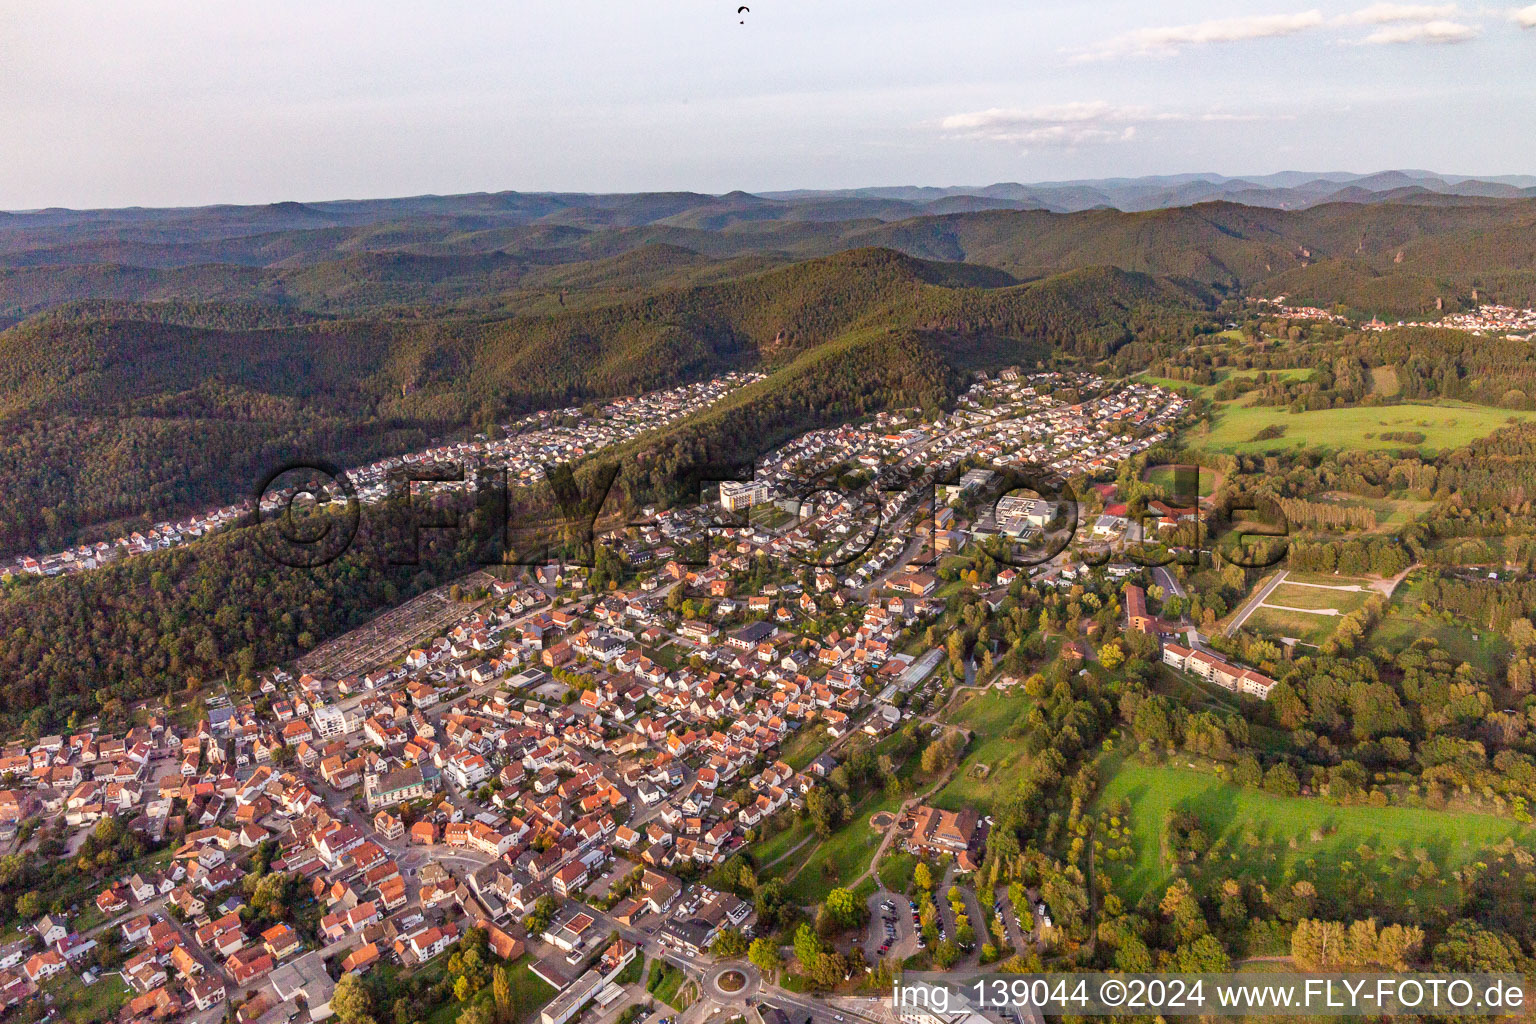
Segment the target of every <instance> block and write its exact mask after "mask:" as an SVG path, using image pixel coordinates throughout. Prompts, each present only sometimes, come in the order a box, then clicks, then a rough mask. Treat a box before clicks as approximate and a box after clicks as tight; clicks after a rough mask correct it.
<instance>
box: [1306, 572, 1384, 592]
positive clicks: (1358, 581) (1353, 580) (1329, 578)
mask: <svg viewBox="0 0 1536 1024" xmlns="http://www.w3.org/2000/svg"><path fill="white" fill-rule="evenodd" d="M1285 580H1286V582H1287V583H1291V582H1295V583H1321V584H1322V585H1323V586H1325V587H1369V586H1370V585H1371V583H1372V581H1371V580H1370V579H1367V578H1366V577H1364V576H1339V575H1336V574H1334V573H1331V572H1295V571H1291V570H1286V573H1285ZM1344 593H1348V591H1344Z"/></svg>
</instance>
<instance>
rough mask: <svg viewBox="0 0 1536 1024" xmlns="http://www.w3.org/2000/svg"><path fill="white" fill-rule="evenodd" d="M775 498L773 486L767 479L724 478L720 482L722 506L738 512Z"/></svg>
mask: <svg viewBox="0 0 1536 1024" xmlns="http://www.w3.org/2000/svg"><path fill="white" fill-rule="evenodd" d="M772 500H773V486H772V485H771V484H769V483H768V482H767V481H766V480H747V481H736V480H723V481H721V483H720V507H721V508H723V509H725V510H726V511H727V512H738V511H740V510H741V509H744V508H751V507H752V506H753V505H763V504H766V503H767V502H770V501H772Z"/></svg>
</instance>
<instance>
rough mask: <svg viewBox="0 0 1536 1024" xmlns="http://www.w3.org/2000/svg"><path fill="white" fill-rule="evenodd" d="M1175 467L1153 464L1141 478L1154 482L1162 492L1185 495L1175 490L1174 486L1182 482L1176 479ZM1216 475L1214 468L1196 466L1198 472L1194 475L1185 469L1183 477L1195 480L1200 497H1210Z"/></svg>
mask: <svg viewBox="0 0 1536 1024" xmlns="http://www.w3.org/2000/svg"><path fill="white" fill-rule="evenodd" d="M1177 468H1178V467H1175V466H1153V467H1151V468H1150V469H1148V470H1147V471H1146V472H1145V473H1143V474H1142V479H1143V480H1145V481H1146V482H1147V483H1149V484H1156V485H1157V486H1158V487H1161V488H1162V489H1163V492H1164V493H1166V494H1168V495H1171V496H1173V497H1175V498H1178V497H1185V496H1184V495H1180V494H1177V493H1176V492H1175V488H1177V487H1178V486H1179V485H1180V483H1182V482H1183V481H1181V480H1178V479H1176V470H1177ZM1218 475H1219V474H1217V472H1216V471H1215V470H1214V469H1206V468H1205V467H1204V466H1201V467H1199V468H1198V474H1196V475H1191V474H1190V473H1189V472H1188V471H1187V470H1186V472H1185V474H1184V476H1185V479H1192V480H1194V481H1195V484H1196V486H1197V488H1198V489H1199V492H1200V497H1202V498H1208V497H1210V496H1211V493H1212V492H1213V491H1215V489H1216V479H1217V476H1218Z"/></svg>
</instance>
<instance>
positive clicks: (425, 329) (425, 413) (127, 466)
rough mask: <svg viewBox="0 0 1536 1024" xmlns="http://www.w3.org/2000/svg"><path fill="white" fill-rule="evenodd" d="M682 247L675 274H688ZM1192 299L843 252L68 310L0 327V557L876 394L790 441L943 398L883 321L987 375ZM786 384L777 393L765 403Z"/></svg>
mask: <svg viewBox="0 0 1536 1024" xmlns="http://www.w3.org/2000/svg"><path fill="white" fill-rule="evenodd" d="M673 255H674V256H675V257H676V259H675V263H676V264H677V265H678V266H681V267H683V268H685V269H686V268H688V267H691V266H693V264H694V262H695V261H694V260H693V259H692V258H690V257H688V256H686V255H684V254H681V253H674V254H673ZM1201 299H1202V297H1201V296H1200V295H1198V294H1196V293H1193V292H1191V291H1189V290H1187V289H1185V288H1182V287H1180V286H1177V285H1174V284H1171V283H1168V282H1161V281H1157V280H1155V279H1152V278H1149V277H1146V276H1144V275H1136V274H1127V273H1125V272H1123V271H1117V270H1112V269H1099V270H1089V271H1079V272H1074V273H1072V274H1067V275H1062V276H1060V277H1058V278H1051V279H1046V280H1044V281H1039V282H1035V283H1032V284H1025V285H1018V284H1014V283H1013V282H1012V279H1011V278H1009V277H1008V276H1007V275H1006V274H1003V273H1001V272H999V271H996V270H993V269H990V268H987V267H977V266H969V265H951V264H940V263H933V262H925V261H921V260H915V259H912V258H911V257H907V256H903V255H900V254H898V253H895V252H892V251H889V250H854V251H850V252H845V253H839V254H837V255H834V256H830V257H827V258H825V259H819V260H812V261H807V262H802V263H797V264H792V265H788V266H784V267H780V268H775V269H771V270H768V271H765V272H761V273H758V274H755V275H751V276H746V277H740V278H732V279H730V280H726V281H723V282H719V283H714V284H707V285H696V286H692V287H686V288H672V289H660V290H654V291H647V292H643V293H642V295H641V297H639V298H634V299H629V300H627V301H622V302H616V303H612V304H608V305H595V306H593V307H592V308H587V309H569V310H566V311H563V312H558V313H553V314H548V315H537V314H531V315H519V316H494V315H465V314H459V315H452V314H449V315H444V316H441V317H438V318H434V319H420V318H417V319H384V318H350V319H322V318H317V317H313V316H304V315H296V314H282V313H281V312H280V311H273V312H272V313H271V315H267V316H263V315H262V314H261V312H260V311H261V310H262V308H263V307H259V306H258V307H250V306H243V305H233V306H231V305H223V304H217V303H215V304H201V305H198V304H190V305H189V304H159V305H148V306H135V305H133V304H129V303H109V304H79V305H70V306H66V307H61V308H59V309H56V310H53V311H51V312H48V313H44V314H41V315H39V316H36V317H33V318H30V319H28V320H26V321H24V322H23V323H20V324H18V325H16V326H14V327H11V328H9V329H7V330H5V331H0V423H3V424H4V426H5V436H4V439H3V440H0V472H3V473H4V474H5V475H6V479H7V480H8V481H9V483H10V486H9V487H8V488H7V489H6V492H5V494H4V495H3V496H0V549H3V550H5V551H8V552H9V551H17V550H38V549H45V548H47V547H49V546H52V545H58V544H62V543H67V542H69V541H72V540H73V539H75V538H76V537H77V536H85V537H91V538H94V537H96V536H99V535H100V533H101V532H102V531H104V530H105V531H110V530H113V529H121V527H122V522H121V521H122V520H124V519H128V520H129V521H139V520H137V519H134V518H133V517H137V516H140V515H149V516H163V515H167V514H176V513H180V512H186V511H192V510H196V509H199V508H201V507H204V506H207V505H211V504H214V503H218V502H224V501H228V500H233V499H235V498H238V497H243V496H244V495H245V494H246V493H247V492H248V491H249V489H250V488H251V487H252V486H254V485H255V483H256V481H259V480H260V479H262V478H263V477H264V476H265V475H266V473H267V472H268V471H269V470H270V469H271V468H272V467H273V466H275V465H277V464H280V463H281V462H282V461H284V460H285V459H287V458H292V457H300V456H309V457H314V456H323V457H325V458H326V459H328V460H331V461H334V462H338V463H341V464H355V463H357V462H361V461H366V460H370V459H372V458H377V457H379V456H381V455H385V454H390V453H396V452H400V451H403V450H409V449H410V448H415V447H421V446H423V445H425V444H426V443H427V442H428V440H429V439H431V438H435V437H444V436H451V435H453V434H455V433H458V432H461V431H465V430H468V429H471V428H477V429H483V428H485V427H486V426H489V425H490V424H493V423H496V422H505V421H508V420H511V419H514V418H516V417H517V416H518V415H521V414H522V413H524V412H527V411H530V410H533V409H538V408H550V407H560V406H566V405H571V404H579V403H582V402H586V401H590V400H595V399H605V398H609V397H613V396H616V395H621V394H633V393H636V392H639V391H645V390H652V389H655V388H659V387H665V386H670V385H672V384H675V383H679V382H682V381H687V380H696V379H701V378H704V377H708V376H711V375H714V374H718V373H720V372H723V371H726V370H730V369H739V368H746V367H760V368H765V369H768V370H771V371H775V376H774V377H773V378H771V379H772V380H774V381H776V382H777V381H782V380H784V379H787V378H785V377H783V376H781V375H780V374H779V373H778V372H777V371H780V370H789V369H790V368H793V367H795V366H796V365H797V361H798V360H800V359H801V358H802V357H804V356H807V355H808V354H813V353H815V354H817V358H818V359H821V360H823V361H824V362H825V361H830V362H831V363H837V362H838V361H839V360H842V361H845V362H846V363H847V366H848V367H856V368H857V369H858V370H859V372H860V373H862V374H865V375H867V376H868V378H869V380H870V381H874V382H876V383H874V384H872V385H868V386H867V382H865V381H863V380H855V379H852V378H851V377H848V378H847V379H843V378H839V379H840V380H841V384H839V385H838V387H837V388H834V389H833V391H823V392H821V394H822V401H821V402H820V404H818V405H817V406H816V407H815V408H814V409H813V408H810V407H807V406H805V405H804V404H803V403H800V404H797V405H796V406H795V408H797V409H798V410H799V411H798V412H796V413H793V414H784V415H781V416H778V417H777V418H776V419H775V423H776V425H777V426H779V427H782V428H784V429H789V428H792V427H794V426H796V425H799V424H802V423H804V422H809V419H810V417H811V415H812V413H816V412H818V410H819V411H820V412H822V413H824V412H826V411H828V410H836V409H844V408H854V407H858V408H861V409H862V408H863V407H865V406H870V405H874V404H881V403H884V402H890V401H903V402H906V403H908V404H923V403H925V402H927V403H932V402H935V401H937V400H939V399H940V398H942V397H943V395H944V394H945V393H946V392H945V390H944V388H945V387H947V383H944V382H946V381H947V378H946V377H945V371H944V370H943V369H942V367H940V368H935V367H918V366H915V365H909V366H908V368H907V369H906V370H904V371H903V372H901V373H897V374H893V375H892V376H891V378H890V379H889V381H886V382H883V383H882V382H881V381H882V380H883V378H881V376H880V373H879V370H880V369H881V368H882V364H881V360H882V359H883V358H884V356H883V355H882V353H884V352H887V351H894V350H886V349H879V348H877V349H876V350H874V354H873V355H872V354H871V351H870V350H861V349H859V347H858V346H855V345H851V344H849V343H847V342H846V339H848V338H850V337H852V336H860V337H867V336H869V333H870V332H880V331H892V330H894V331H897V332H903V336H905V337H909V338H913V339H917V340H918V342H920V343H921V344H923V345H927V344H928V342H927V341H926V340H924V339H927V338H928V337H929V336H933V337H943V338H946V339H951V340H949V341H946V342H945V344H944V345H941V346H939V347H938V348H935V349H932V350H930V349H927V348H924V349H922V351H924V352H930V355H929V356H927V357H925V358H937V359H939V360H940V361H941V362H943V363H944V364H945V365H951V364H953V365H960V364H962V363H964V364H967V365H968V364H969V363H970V362H972V361H974V360H975V359H976V355H975V353H976V351H977V350H976V348H975V346H974V345H968V344H967V341H968V340H974V339H982V338H992V339H1003V340H1004V341H1007V342H1010V343H1024V344H1028V345H1030V346H1034V347H1033V348H1031V349H1030V351H1032V352H1033V351H1035V348H1038V347H1044V348H1049V349H1057V350H1060V351H1062V352H1065V353H1069V354H1083V355H1091V356H1100V355H1105V354H1108V353H1110V352H1112V351H1113V350H1114V349H1115V348H1117V347H1118V346H1119V345H1122V344H1124V343H1126V342H1127V341H1129V340H1131V339H1132V338H1134V337H1135V336H1136V335H1137V332H1138V331H1143V332H1144V331H1147V330H1150V329H1152V327H1153V325H1157V327H1158V329H1159V330H1172V331H1174V332H1176V333H1177V332H1179V331H1185V332H1187V331H1190V330H1193V329H1194V328H1195V326H1196V325H1197V324H1198V323H1200V322H1202V319H1203V318H1202V315H1201V313H1200V312H1199V306H1200V304H1201ZM1163 311H1166V312H1163ZM834 342H840V343H843V344H844V347H842V348H837V347H830V348H828V347H827V346H831V345H832V344H833V343H834ZM823 348H826V351H824V352H823V351H821V350H822V349H823ZM904 351H907V350H904ZM987 351H988V352H991V353H993V355H994V356H996V357H997V358H1006V357H1007V356H1008V354H1009V350H1008V348H1007V347H1006V345H1005V346H1002V347H998V346H992V347H990V348H988V349H987ZM951 352H952V358H951V356H950V355H948V354H947V353H951ZM933 353H937V355H933ZM988 358H992V356H988ZM833 375H834V376H836V373H834V374H833ZM845 376H846V375H845ZM855 376H857V375H855ZM941 384H943V386H941ZM782 386H783V385H781V384H778V383H775V384H774V385H773V387H772V388H770V389H769V394H770V397H768V398H766V399H765V400H766V401H767V402H768V403H769V404H773V402H774V401H775V400H774V399H773V398H772V397H771V395H772V394H773V393H775V392H774V389H775V388H780V387H782ZM936 389H937V390H936ZM876 395H878V401H877V400H876V397H875V396H876ZM852 396H859V397H857V399H856V400H855V398H854V397H852ZM747 436H752V437H757V438H759V439H761V438H762V437H763V436H764V435H762V434H761V433H752V434H748V435H747ZM93 526H95V527H98V529H96V530H90V529H86V531H85V532H84V533H83V534H82V533H81V532H80V531H81V530H82V529H84V528H89V527H93Z"/></svg>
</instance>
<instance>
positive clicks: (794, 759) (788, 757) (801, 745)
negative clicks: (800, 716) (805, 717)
mask: <svg viewBox="0 0 1536 1024" xmlns="http://www.w3.org/2000/svg"><path fill="white" fill-rule="evenodd" d="M831 745H832V737H831V736H828V735H827V730H826V727H825V726H823V725H822V724H820V723H819V722H817V723H813V724H811V725H807V726H806V727H805V728H803V729H801V730H800V731H799V732H797V733H795V734H794V735H793V736H791V737H790V738H789V742H788V743H786V744H784V752H783V753H782V754H781V755H780V757H781V758H782V760H783V761H784V763H785V764H787V765H789V766H790V767H791V768H793V769H794V770H795V771H797V772H798V771H804V770H805V767H806V765H808V764H810V763H811V762H812V761H814V760H816V757H817V755H819V754H820V753H821V752H822V751H823V750H826V749H827V747H829V746H831Z"/></svg>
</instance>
